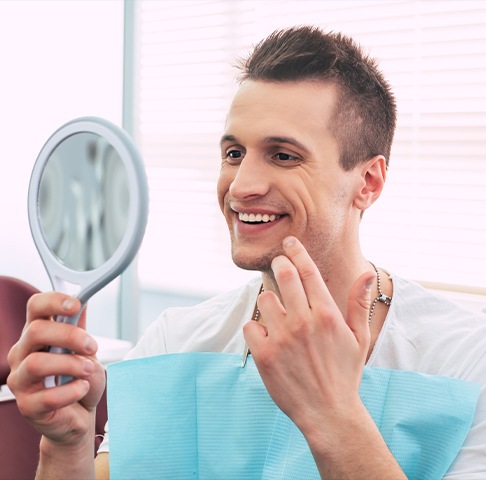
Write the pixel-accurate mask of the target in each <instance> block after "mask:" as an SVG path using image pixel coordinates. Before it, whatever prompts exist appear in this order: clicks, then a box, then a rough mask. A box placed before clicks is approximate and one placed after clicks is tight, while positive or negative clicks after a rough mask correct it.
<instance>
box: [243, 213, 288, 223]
mask: <svg viewBox="0 0 486 480" xmlns="http://www.w3.org/2000/svg"><path fill="white" fill-rule="evenodd" d="M281 216H282V215H273V214H272V215H268V214H267V213H256V214H255V213H241V212H239V213H238V219H239V220H240V221H242V222H243V223H270V222H274V221H275V220H278V219H279V218H280V217H281Z"/></svg>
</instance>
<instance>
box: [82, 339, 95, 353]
mask: <svg viewBox="0 0 486 480" xmlns="http://www.w3.org/2000/svg"><path fill="white" fill-rule="evenodd" d="M97 347H98V346H97V345H96V342H95V341H94V339H93V338H91V337H86V340H85V341H84V348H85V349H86V353H88V354H92V353H95V352H96V349H97Z"/></svg>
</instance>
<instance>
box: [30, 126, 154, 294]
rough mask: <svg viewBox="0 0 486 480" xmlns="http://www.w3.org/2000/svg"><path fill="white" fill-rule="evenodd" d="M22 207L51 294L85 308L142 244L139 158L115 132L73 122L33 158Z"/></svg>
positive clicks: (144, 196) (144, 201)
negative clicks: (74, 298) (71, 296)
mask: <svg viewBox="0 0 486 480" xmlns="http://www.w3.org/2000/svg"><path fill="white" fill-rule="evenodd" d="M28 203H29V223H30V227H31V231H32V235H33V238H34V241H35V244H36V246H37V249H38V251H39V254H40V255H41V257H42V260H43V262H44V265H45V266H46V269H47V272H48V274H49V277H50V279H51V283H52V285H53V287H54V289H55V290H58V291H62V292H65V293H71V294H75V295H76V296H78V297H79V298H80V300H81V301H82V302H86V301H87V300H88V298H89V297H91V296H92V295H93V294H94V293H95V292H96V291H98V290H99V289H100V288H102V287H103V286H104V285H106V284H107V283H108V282H109V281H111V280H113V278H115V277H116V276H117V275H119V274H120V273H121V272H122V271H123V270H124V269H125V268H126V267H127V266H128V265H129V263H130V262H131V261H132V259H133V257H134V256H135V254H136V252H137V251H138V248H139V246H140V243H141V241H142V238H143V234H144V232H145V226H146V223H147V214H148V207H147V206H148V189H147V180H146V175H145V170H144V168H143V164H142V161H141V158H140V155H139V153H138V151H137V149H136V148H135V146H134V144H133V142H132V141H131V139H130V137H129V136H128V135H127V134H126V133H125V132H124V131H123V130H122V129H121V128H119V127H117V126H116V125H114V124H112V123H110V122H108V121H106V120H104V119H100V118H94V117H85V118H79V119H76V120H73V121H71V122H69V123H67V124H65V125H63V126H62V127H61V128H59V129H58V130H57V131H56V132H55V133H54V134H53V135H52V136H51V137H50V138H49V139H48V140H47V142H46V144H45V145H44V147H43V148H42V150H41V152H40V153H39V156H38V157H37V161H36V163H35V166H34V169H33V171H32V177H31V181H30V186H29V200H28ZM73 290H74V291H73Z"/></svg>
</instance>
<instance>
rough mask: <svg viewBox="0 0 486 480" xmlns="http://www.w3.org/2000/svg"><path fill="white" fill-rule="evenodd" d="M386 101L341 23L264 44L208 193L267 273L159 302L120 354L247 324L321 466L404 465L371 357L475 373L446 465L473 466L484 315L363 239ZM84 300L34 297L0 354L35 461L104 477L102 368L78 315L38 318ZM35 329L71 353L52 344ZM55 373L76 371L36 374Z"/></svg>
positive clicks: (457, 472)
mask: <svg viewBox="0 0 486 480" xmlns="http://www.w3.org/2000/svg"><path fill="white" fill-rule="evenodd" d="M395 110H396V108H395V101H394V98H393V95H392V93H391V91H390V88H389V86H388V84H387V82H386V81H385V80H384V78H383V76H382V74H381V73H380V72H379V70H378V68H377V66H376V64H375V63H374V61H372V60H371V59H369V58H367V57H366V56H365V55H364V54H363V53H362V52H361V50H360V49H359V48H358V47H357V46H356V45H355V44H354V43H353V41H352V40H351V39H349V38H347V37H345V36H342V35H339V34H324V33H322V32H321V31H320V30H318V29H315V28H311V27H302V28H294V29H288V30H284V31H279V32H275V33H274V34H272V35H271V36H270V37H269V38H267V39H266V40H264V41H263V42H262V43H261V44H259V45H258V46H257V47H256V49H255V50H254V52H253V54H252V55H251V56H250V57H249V59H248V60H247V61H246V63H245V64H244V65H243V74H242V78H241V82H240V88H239V90H238V92H237V93H236V96H235V98H234V100H233V103H232V105H231V108H230V111H229V115H228V117H227V122H226V126H225V132H224V134H223V136H222V139H221V157H222V160H221V161H222V165H221V175H220V179H219V182H218V199H219V204H220V206H221V209H222V212H223V214H224V216H225V218H226V221H227V223H228V227H229V231H230V236H231V242H232V256H233V260H234V262H235V263H236V264H237V265H238V266H240V267H242V268H245V269H250V270H257V271H260V272H261V273H262V276H261V279H258V280H256V281H253V282H250V283H249V284H248V285H245V286H243V287H241V288H240V289H238V290H237V291H235V292H231V293H229V294H225V295H221V296H219V297H216V298H215V299H211V300H209V301H208V302H205V303H204V304H202V305H201V306H198V307H195V308H190V309H182V310H180V309H178V310H169V311H167V312H165V313H164V314H163V315H162V316H161V317H160V318H159V319H158V321H157V322H155V323H154V324H153V325H152V326H151V327H149V330H148V331H147V333H146V334H145V335H144V337H143V338H142V339H141V341H140V342H139V344H138V345H137V346H136V347H135V349H134V350H133V351H132V352H131V354H130V355H129V356H130V357H131V358H134V357H140V356H146V355H157V354H162V353H171V352H188V351H215V352H232V353H238V352H240V351H241V349H242V348H243V346H244V340H246V342H247V345H248V348H249V351H250V352H251V355H252V356H253V358H254V361H255V364H256V365H257V367H258V370H259V373H260V375H261V377H262V379H263V382H264V384H265V387H266V388H267V390H268V392H269V394H270V396H271V397H272V399H273V400H274V401H275V403H276V404H277V405H278V406H279V407H280V409H281V410H283V412H284V413H286V414H287V415H288V416H289V417H290V418H291V419H292V421H293V422H294V423H295V424H296V425H297V427H298V428H299V429H300V430H301V432H302V433H303V435H304V436H305V438H306V440H307V443H308V445H309V447H310V450H311V452H312V454H313V457H314V460H315V462H316V465H317V467H318V470H319V473H320V475H321V477H322V478H325V479H343V478H346V479H365V478H373V479H378V478H379V479H382V480H383V479H385V480H386V479H393V480H399V479H402V478H406V477H405V475H404V473H403V471H402V470H401V468H400V466H399V465H398V463H397V462H396V460H395V459H394V457H393V455H392V454H391V452H390V451H389V449H388V447H387V445H386V444H385V442H384V440H383V437H382V435H381V434H380V431H379V430H378V428H377V426H376V425H375V423H374V421H373V419H372V418H371V416H370V414H369V413H368V411H367V410H366V408H365V407H364V405H363V403H362V401H361V399H360V396H359V392H358V389H359V386H360V381H361V376H362V373H363V368H364V365H365V363H366V362H367V363H368V365H373V366H378V367H386V368H393V369H401V370H414V371H420V372H424V373H428V374H432V375H447V376H450V377H456V378H462V379H465V380H469V381H475V382H480V383H482V385H483V392H482V397H481V399H480V403H479V405H478V409H477V414H476V418H475V419H474V423H473V426H472V428H471V431H470V434H469V435H468V438H467V439H466V442H465V444H464V446H463V448H462V450H461V452H460V453H459V456H458V457H457V459H456V461H455V462H454V464H453V465H452V467H451V469H450V471H449V474H448V476H447V477H446V478H448V479H459V478H463V479H466V478H467V479H473V478H474V479H476V478H477V479H480V478H484V476H485V474H486V460H485V457H486V456H485V455H484V447H485V446H486V412H485V410H486V405H485V403H486V402H485V399H484V395H485V393H484V379H485V378H486V375H485V373H486V358H485V355H484V348H483V347H481V345H480V342H479V341H478V338H481V335H483V336H484V335H485V334H486V322H484V319H481V318H478V317H474V315H472V314H470V313H467V312H464V311H462V310H460V309H459V308H457V307H455V306H453V305H452V304H449V303H447V302H445V301H443V300H439V299H436V298H435V297H432V296H431V295H429V294H428V293H426V292H425V291H423V290H422V289H421V288H420V287H418V286H417V285H414V284H412V283H410V282H407V281H405V280H403V279H401V278H399V277H393V281H392V277H391V276H390V275H389V274H388V273H387V272H385V271H384V270H382V269H375V267H374V266H373V264H371V263H370V262H369V261H368V260H367V259H365V258H364V256H363V255H362V253H361V251H360V246H359V235H358V232H359V224H360V220H361V217H362V215H363V212H364V211H365V210H366V209H367V208H369V207H370V206H371V205H372V204H373V203H374V202H375V200H376V199H377V198H378V197H379V196H380V194H381V191H382V189H383V186H384V183H385V179H386V170H387V163H388V158H389V155H390V148H391V144H392V139H393V133H394V128H395V117H396V111H395ZM260 292H262V293H260ZM259 293H260V295H259ZM257 298H258V303H257V306H255V301H256V300H257ZM78 308H79V302H78V301H77V300H76V299H72V298H69V297H66V295H62V294H58V293H49V294H42V295H38V296H35V297H33V298H32V300H31V301H30V302H29V306H28V314H27V326H26V329H25V331H24V334H23V336H22V338H21V339H20V340H19V342H18V343H17V344H16V346H14V347H13V349H12V351H11V353H10V355H9V361H10V364H11V367H12V373H11V375H10V377H9V386H10V388H11V389H12V390H13V391H14V393H15V394H16V396H17V401H18V404H19V408H20V410H21V411H22V413H23V414H24V415H25V416H26V417H27V418H28V419H29V421H30V422H31V423H32V424H33V425H34V426H35V427H36V428H37V429H38V430H40V431H41V432H42V433H43V438H42V441H41V445H40V454H41V455H40V463H39V470H38V477H39V478H65V474H66V473H65V472H66V471H69V476H70V478H83V479H87V478H94V477H95V475H96V478H109V468H108V453H107V452H108V447H107V442H105V444H104V445H102V447H101V449H100V453H99V454H98V456H97V459H96V461H95V464H96V468H95V465H94V464H93V462H92V461H91V459H92V457H93V451H92V448H93V446H92V445H93V442H92V438H93V431H94V413H95V408H96V404H97V402H98V400H99V398H100V396H101V394H102V391H103V388H104V373H103V370H102V367H101V366H100V365H99V363H98V362H97V361H96V358H95V353H96V345H95V344H94V342H93V340H92V339H91V337H89V336H88V335H87V334H86V333H85V331H84V326H85V317H84V316H83V317H82V318H81V320H80V324H79V326H78V327H72V326H70V325H65V324H56V323H54V322H46V321H45V320H48V319H49V318H50V316H51V315H57V314H63V315H72V314H74V313H75V312H76V311H77V309H78ZM251 319H253V320H258V321H249V320H251ZM243 337H244V338H243ZM45 345H60V346H63V347H66V348H69V349H70V350H73V351H74V352H75V353H76V354H75V355H69V356H60V355H57V356H56V355H51V354H47V353H45V352H44V351H43V347H44V346H45ZM53 374H55V375H57V374H68V375H72V376H73V377H75V379H76V380H74V381H73V382H72V383H70V384H68V385H64V386H61V387H57V388H54V389H49V390H46V389H44V387H43V383H42V382H43V378H44V377H45V376H47V375H53ZM350 413H352V414H350ZM140 468H141V469H142V468H143V467H142V466H141V467H140ZM95 470H96V473H95Z"/></svg>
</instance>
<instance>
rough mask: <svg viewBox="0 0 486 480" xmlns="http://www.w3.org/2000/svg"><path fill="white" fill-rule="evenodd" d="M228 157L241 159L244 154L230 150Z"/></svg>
mask: <svg viewBox="0 0 486 480" xmlns="http://www.w3.org/2000/svg"><path fill="white" fill-rule="evenodd" d="M226 156H227V157H229V158H241V156H242V153H241V152H240V151H239V150H230V151H229V152H226Z"/></svg>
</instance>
